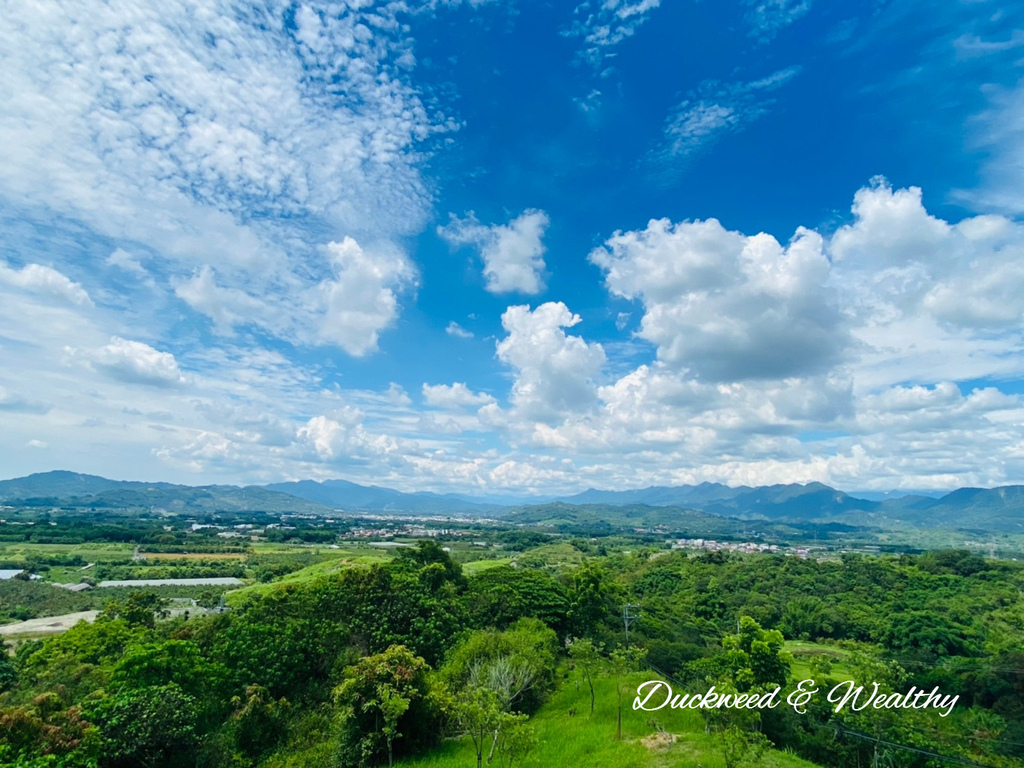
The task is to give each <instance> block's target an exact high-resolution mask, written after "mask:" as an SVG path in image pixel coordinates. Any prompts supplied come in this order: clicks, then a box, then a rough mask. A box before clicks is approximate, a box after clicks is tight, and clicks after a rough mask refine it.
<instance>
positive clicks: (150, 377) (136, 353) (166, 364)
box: [86, 336, 186, 386]
mask: <svg viewBox="0 0 1024 768" xmlns="http://www.w3.org/2000/svg"><path fill="white" fill-rule="evenodd" d="M86 356H87V357H88V359H89V360H91V361H92V363H93V364H94V365H95V366H96V367H97V368H99V369H100V370H102V371H104V372H105V373H107V374H109V375H110V376H113V377H114V378H116V379H119V380H121V381H125V382H129V383H138V384H153V385H156V386H177V385H180V384H184V383H185V382H186V379H185V377H184V376H183V375H182V373H181V369H180V368H179V367H178V361H177V360H175V359H174V355H172V354H171V353H170V352H160V351H159V350H156V349H153V347H151V346H149V345H148V344H143V343H142V342H141V341H130V340H128V339H122V338H121V337H119V336H114V337H113V338H111V340H110V343H109V344H107V345H106V346H103V347H100V348H99V349H96V350H93V351H91V352H89V353H87V355H86Z"/></svg>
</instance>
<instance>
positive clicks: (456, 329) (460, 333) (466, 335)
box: [444, 320, 473, 339]
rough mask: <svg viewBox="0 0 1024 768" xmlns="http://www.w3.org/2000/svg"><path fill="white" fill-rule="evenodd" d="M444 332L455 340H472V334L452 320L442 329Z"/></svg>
mask: <svg viewBox="0 0 1024 768" xmlns="http://www.w3.org/2000/svg"><path fill="white" fill-rule="evenodd" d="M444 332H445V333H447V334H448V335H449V336H454V337H455V338H457V339H472V338H473V332H472V331H470V330H467V329H465V328H463V327H462V326H461V325H459V324H458V323H456V322H455V321H454V320H452V321H451V322H450V323H448V326H447V327H446V328H445V329H444Z"/></svg>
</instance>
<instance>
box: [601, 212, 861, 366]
mask: <svg viewBox="0 0 1024 768" xmlns="http://www.w3.org/2000/svg"><path fill="white" fill-rule="evenodd" d="M590 260H591V261H592V262H593V263H594V264H596V265H597V266H599V267H600V268H601V269H602V270H604V271H605V273H606V276H605V284H606V286H607V287H608V290H609V291H610V292H611V293H613V294H614V295H616V296H621V297H623V298H627V299H640V300H641V301H642V302H643V304H644V316H643V320H642V321H641V324H640V330H639V335H640V336H641V337H642V338H644V339H646V340H648V341H650V342H652V343H654V344H656V345H657V348H658V359H659V360H662V361H663V362H665V363H667V364H670V365H673V366H678V367H682V368H686V369H687V370H689V371H690V372H692V374H693V375H695V376H697V377H699V378H702V379H706V380H709V381H739V380H746V379H759V378H760V379H769V378H786V377H792V376H801V375H807V374H813V373H819V372H822V371H825V370H828V369H829V368H831V367H832V366H834V365H835V364H836V363H837V362H839V361H840V360H842V359H843V357H844V354H845V351H846V349H847V347H848V346H849V334H848V331H847V329H846V327H845V326H844V323H843V318H842V316H841V314H840V312H839V307H838V304H837V301H836V297H835V295H834V293H833V291H831V290H830V289H829V288H827V286H826V282H827V280H828V277H829V262H828V258H827V257H826V255H825V253H824V252H823V241H822V238H821V236H820V235H818V234H817V233H816V232H812V231H810V230H807V229H803V228H801V229H799V230H797V233H796V235H795V236H794V237H793V239H792V241H790V243H789V244H788V245H786V246H782V245H781V244H780V243H779V242H778V241H777V240H775V238H773V237H772V236H770V235H766V234H759V235H753V236H744V235H742V234H740V233H738V232H730V231H729V230H726V229H725V228H724V227H723V226H722V225H721V224H720V223H719V222H718V221H717V220H715V219H710V220H708V221H697V222H683V223H680V224H675V225H673V224H672V223H671V222H669V221H668V220H667V219H661V220H656V221H651V222H650V223H649V224H648V226H647V228H646V229H645V230H641V231H636V232H618V233H616V234H615V235H613V236H612V237H611V238H610V239H609V240H608V241H607V242H606V243H605V245H604V247H602V248H598V249H596V250H594V251H593V252H592V253H591V254H590Z"/></svg>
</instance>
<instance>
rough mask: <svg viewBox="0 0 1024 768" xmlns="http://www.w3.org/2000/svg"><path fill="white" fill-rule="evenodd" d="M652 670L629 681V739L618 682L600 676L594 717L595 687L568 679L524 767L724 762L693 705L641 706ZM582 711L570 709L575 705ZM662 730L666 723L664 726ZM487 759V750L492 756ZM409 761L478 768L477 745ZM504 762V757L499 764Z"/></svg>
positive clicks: (803, 764)
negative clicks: (640, 693)
mask: <svg viewBox="0 0 1024 768" xmlns="http://www.w3.org/2000/svg"><path fill="white" fill-rule="evenodd" d="M647 679H650V676H649V675H648V676H640V675H636V676H633V677H631V678H629V681H628V686H626V685H624V686H623V688H624V693H623V709H622V730H623V738H622V741H617V740H616V738H615V730H616V722H615V721H616V693H615V681H614V680H612V679H610V678H604V679H599V680H596V681H595V693H596V707H595V710H594V715H593V717H591V716H590V714H589V711H590V693H589V691H588V690H587V686H586V684H585V683H580V685H579V689H578V690H577V686H576V680H575V677H573V678H571V679H570V680H569V681H567V682H566V683H565V684H564V685H563V686H562V687H561V689H560V690H559V691H558V692H557V693H556V694H555V695H554V696H552V698H551V699H550V700H549V701H548V702H547V703H546V704H545V705H544V706H543V707H541V709H540V711H539V712H538V713H537V714H536V715H534V717H533V718H531V721H530V722H531V723H532V724H533V726H534V728H536V733H537V737H538V739H539V743H538V745H537V747H536V749H534V751H533V752H531V753H530V754H529V755H528V756H527V758H526V760H525V761H524V762H523V763H521V765H522V766H523V768H531V767H532V768H539V767H540V766H601V768H647V767H650V768H669V766H672V767H675V766H680V767H681V766H692V767H694V768H695V767H696V766H698V765H700V766H703V768H723V766H724V765H725V763H724V761H723V759H722V756H721V753H720V752H719V750H718V746H717V741H716V737H715V736H714V735H709V734H706V733H705V732H704V720H703V719H702V718H701V716H700V714H699V713H697V712H696V711H694V710H678V709H677V710H660V711H658V712H643V711H634V710H633V709H632V702H633V698H634V697H635V695H636V686H637V685H638V684H639V683H641V682H643V681H644V680H647ZM572 708H575V709H576V714H575V715H574V716H570V714H569V710H570V709H572ZM662 729H663V730H662ZM485 758H486V755H485ZM399 765H401V766H403V767H404V768H472V767H473V766H475V765H476V752H475V750H474V748H473V744H472V742H471V741H470V739H469V738H468V737H467V738H463V739H459V740H449V741H447V742H445V743H444V744H443V745H442V746H441V747H440V748H438V749H437V750H435V751H434V752H432V753H431V754H429V755H427V756H425V757H422V758H419V759H416V760H403V761H402V762H401V763H399ZM492 765H497V758H495V763H492ZM758 765H760V766H765V767H766V768H810V767H811V766H813V765H814V764H813V763H809V762H807V761H806V760H801V759H800V758H797V757H795V756H793V755H789V754H785V753H782V752H776V751H774V750H773V751H770V752H768V753H767V754H765V755H763V756H762V758H761V759H760V760H759V761H758Z"/></svg>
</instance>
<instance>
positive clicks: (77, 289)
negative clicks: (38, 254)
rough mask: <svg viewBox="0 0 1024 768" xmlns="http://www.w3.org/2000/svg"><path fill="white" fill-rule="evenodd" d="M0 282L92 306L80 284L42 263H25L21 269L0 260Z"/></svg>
mask: <svg viewBox="0 0 1024 768" xmlns="http://www.w3.org/2000/svg"><path fill="white" fill-rule="evenodd" d="M0 282H3V283H7V284H8V285H10V286H14V287H15V288H21V289H23V290H26V291H30V292H32V293H35V294H39V295H43V296H49V297H52V298H55V299H60V300H62V301H66V302H69V303H71V304H76V305H78V306H92V299H90V298H89V294H88V293H86V291H85V289H84V288H82V286H81V285H79V284H78V283H76V282H73V281H72V280H71V279H69V278H68V277H67V275H65V274H63V273H61V272H58V271H57V270H56V269H53V267H46V266H43V265H42V264H26V265H25V266H24V267H22V268H21V269H12V268H11V267H9V266H7V265H6V264H3V263H2V262H0Z"/></svg>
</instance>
